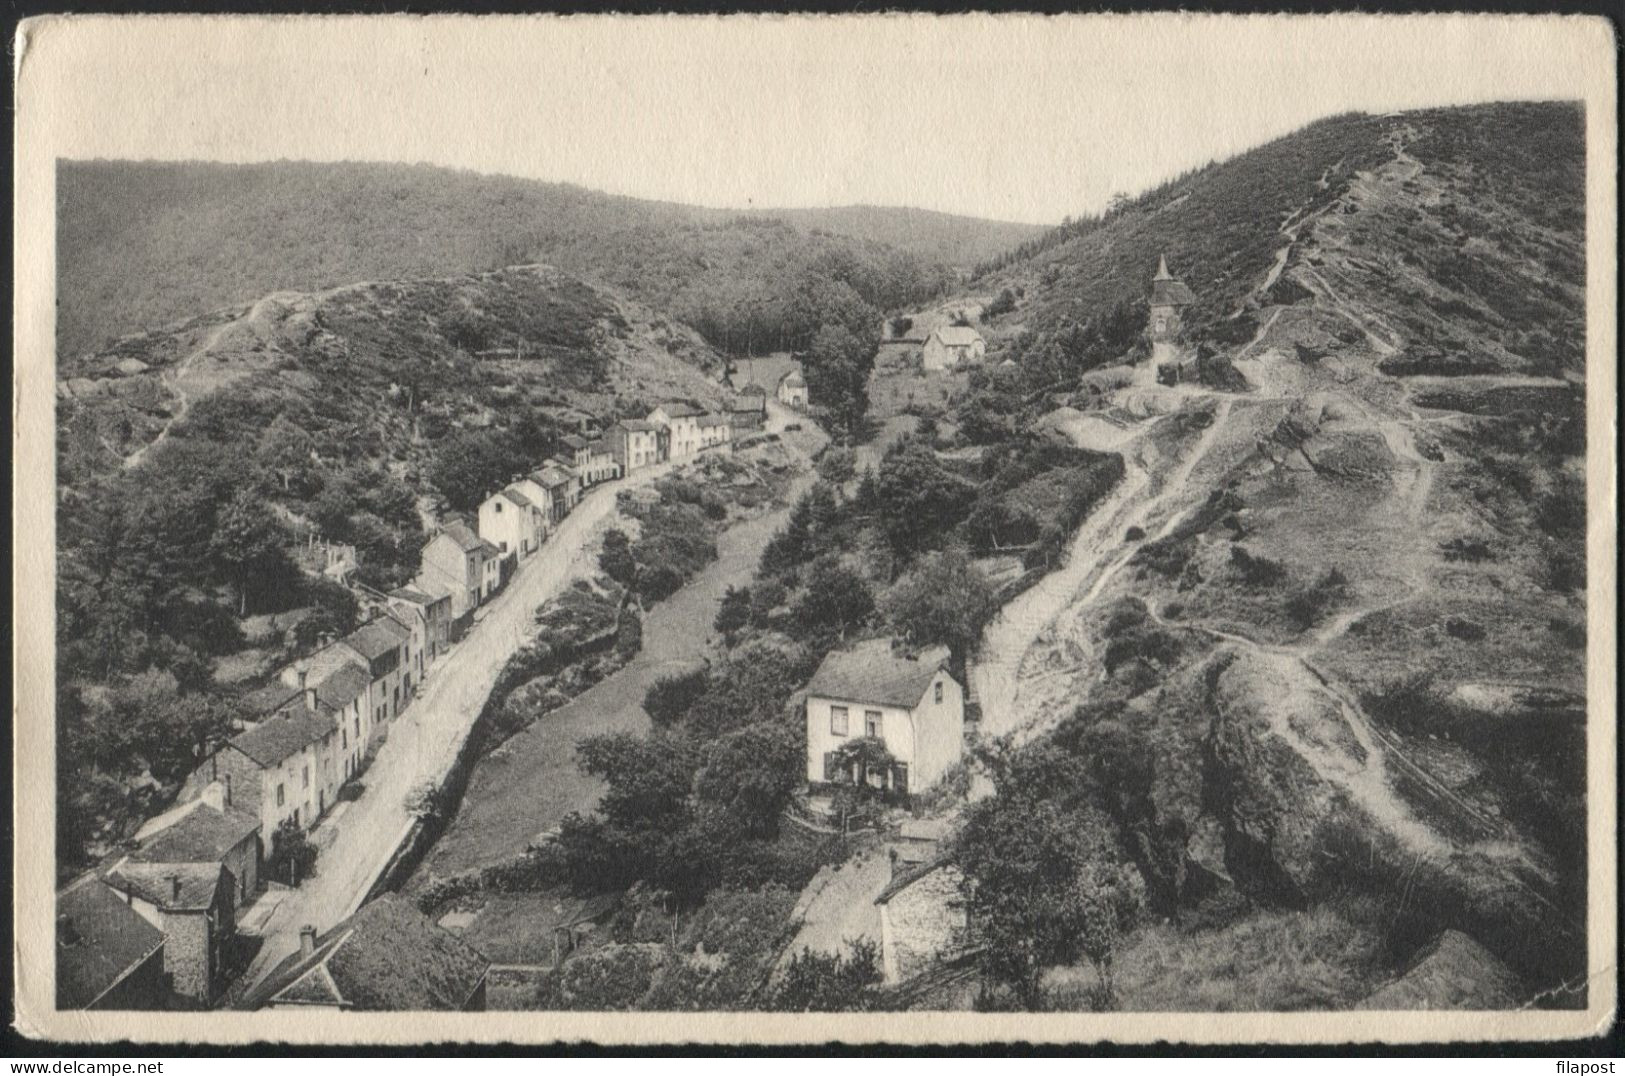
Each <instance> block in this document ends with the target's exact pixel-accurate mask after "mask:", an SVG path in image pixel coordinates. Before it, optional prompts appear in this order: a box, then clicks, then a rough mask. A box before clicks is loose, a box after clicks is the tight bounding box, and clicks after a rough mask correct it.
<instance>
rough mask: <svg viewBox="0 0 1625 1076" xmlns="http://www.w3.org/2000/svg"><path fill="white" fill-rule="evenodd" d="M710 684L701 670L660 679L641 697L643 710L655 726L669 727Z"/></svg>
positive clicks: (707, 675)
mask: <svg viewBox="0 0 1625 1076" xmlns="http://www.w3.org/2000/svg"><path fill="white" fill-rule="evenodd" d="M710 683H711V680H710V674H709V673H708V672H707V671H706V670H705V669H703V668H700V669H693V670H690V671H689V672H686V673H678V674H677V675H675V676H666V677H662V678H661V679H659V680H656V681H655V682H654V684H653V685H652V686H651V687H650V688H649V690H648V692H647V693H646V694H645V695H644V696H643V708H644V709H645V710H646V711H648V713H649V718H650V720H652V721H653V722H654V723H655V724H656V725H659V726H661V727H666V726H669V725H671V724H673V723H675V722H676V721H678V720H679V719H680V718H682V717H683V715H684V714H687V713H688V711H689V708H690V707H692V706H693V705H694V703H695V702H696V701H698V700H699V698H700V696H701V695H704V694H705V691H706V688H708V687H709V686H710Z"/></svg>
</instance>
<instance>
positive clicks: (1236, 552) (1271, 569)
mask: <svg viewBox="0 0 1625 1076" xmlns="http://www.w3.org/2000/svg"><path fill="white" fill-rule="evenodd" d="M1230 563H1231V565H1232V566H1233V567H1234V568H1235V569H1236V571H1237V572H1239V573H1240V574H1241V580H1242V582H1244V583H1246V584H1247V585H1248V586H1250V587H1267V586H1272V585H1274V584H1276V583H1279V582H1280V581H1281V580H1282V579H1283V578H1285V576H1286V569H1285V568H1283V567H1282V566H1281V564H1280V563H1279V562H1278V561H1273V560H1270V559H1268V558H1267V557H1255V556H1253V555H1252V554H1251V553H1249V552H1247V550H1246V548H1245V547H1244V546H1239V545H1234V546H1231V547H1230Z"/></svg>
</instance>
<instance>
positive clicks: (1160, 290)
mask: <svg viewBox="0 0 1625 1076" xmlns="http://www.w3.org/2000/svg"><path fill="white" fill-rule="evenodd" d="M1194 302H1196V295H1195V293H1194V292H1192V291H1191V289H1190V288H1188V287H1186V286H1185V282H1184V281H1182V280H1178V279H1176V278H1175V277H1174V275H1173V274H1172V273H1170V272H1169V271H1168V258H1167V256H1166V255H1159V256H1158V258H1157V275H1156V276H1154V277H1152V278H1151V298H1150V302H1149V303H1148V305H1149V306H1150V308H1151V309H1150V323H1149V325H1148V326H1147V328H1148V330H1149V331H1150V334H1151V340H1152V342H1154V343H1163V342H1167V341H1172V340H1174V339H1176V338H1177V337H1178V336H1179V331H1180V328H1181V327H1182V326H1183V324H1184V321H1183V319H1184V312H1185V308H1186V307H1187V306H1190V305H1191V304H1192V303H1194Z"/></svg>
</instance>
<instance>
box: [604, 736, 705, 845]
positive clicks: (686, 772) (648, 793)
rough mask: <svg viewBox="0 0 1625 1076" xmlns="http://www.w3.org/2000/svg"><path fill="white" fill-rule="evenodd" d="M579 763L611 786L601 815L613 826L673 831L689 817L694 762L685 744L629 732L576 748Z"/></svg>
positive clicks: (666, 737)
mask: <svg viewBox="0 0 1625 1076" xmlns="http://www.w3.org/2000/svg"><path fill="white" fill-rule="evenodd" d="M576 760H577V762H578V764H579V765H580V767H581V769H582V771H583V772H585V773H587V774H590V775H592V776H593V777H598V778H602V779H603V781H604V782H605V783H606V784H607V785H608V786H609V787H608V788H607V789H606V790H605V792H604V796H603V799H602V800H600V801H599V804H598V810H599V813H601V814H602V815H603V816H604V818H605V820H606V821H608V822H609V823H610V824H611V825H614V826H618V827H620V828H622V829H625V830H631V831H635V830H638V829H642V828H648V827H652V828H654V829H659V830H667V831H669V830H672V829H675V828H677V827H678V826H680V825H681V824H682V822H683V821H684V820H685V819H686V818H687V817H688V796H689V791H690V786H691V785H692V783H693V777H694V760H693V758H692V757H691V753H690V750H689V748H688V747H687V745H686V744H685V743H684V742H683V741H681V740H679V739H676V738H674V737H670V736H662V737H654V738H648V739H645V738H643V737H639V736H634V735H632V734H631V733H628V732H616V733H609V734H605V735H598V736H588V737H586V738H585V739H583V740H581V741H580V742H578V743H577V744H576Z"/></svg>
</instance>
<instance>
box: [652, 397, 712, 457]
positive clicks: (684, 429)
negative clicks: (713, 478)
mask: <svg viewBox="0 0 1625 1076" xmlns="http://www.w3.org/2000/svg"><path fill="white" fill-rule="evenodd" d="M703 414H704V412H703V411H701V410H700V409H699V408H698V407H695V406H694V405H693V404H686V403H681V402H677V401H672V400H668V401H666V402H665V403H663V404H661V405H660V406H659V407H657V408H655V409H654V410H653V411H650V412H649V421H650V422H651V423H653V424H654V425H655V426H657V427H659V428H661V429H662V430H664V431H665V432H664V434H663V436H662V437H661V442H662V444H661V453H660V455H661V458H662V459H668V460H680V459H683V458H685V457H688V456H692V455H694V453H696V452H698V451H699V450H700V442H701V437H700V416H701V415H703Z"/></svg>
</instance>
